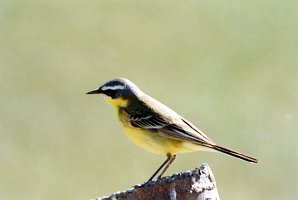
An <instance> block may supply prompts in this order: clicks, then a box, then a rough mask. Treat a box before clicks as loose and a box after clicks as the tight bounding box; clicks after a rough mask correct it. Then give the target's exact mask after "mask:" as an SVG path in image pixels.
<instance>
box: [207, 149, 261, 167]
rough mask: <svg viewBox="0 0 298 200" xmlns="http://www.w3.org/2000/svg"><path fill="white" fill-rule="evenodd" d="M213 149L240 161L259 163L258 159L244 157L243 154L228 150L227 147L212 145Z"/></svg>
mask: <svg viewBox="0 0 298 200" xmlns="http://www.w3.org/2000/svg"><path fill="white" fill-rule="evenodd" d="M212 148H213V149H215V150H217V151H220V152H222V153H225V154H228V155H230V156H234V157H237V158H240V159H242V160H245V161H248V162H253V163H257V162H258V160H257V159H256V158H253V157H250V156H247V155H244V154H242V153H239V152H236V151H233V150H230V149H227V148H225V147H221V146H218V145H212Z"/></svg>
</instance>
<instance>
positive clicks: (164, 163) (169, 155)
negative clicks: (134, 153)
mask: <svg viewBox="0 0 298 200" xmlns="http://www.w3.org/2000/svg"><path fill="white" fill-rule="evenodd" d="M171 157H172V155H171V154H169V153H168V154H167V159H166V160H165V161H164V162H163V163H162V164H161V166H160V167H159V168H158V169H157V170H156V171H155V172H154V174H153V175H152V176H151V177H150V178H149V180H148V181H147V182H149V181H151V180H152V179H153V178H154V177H155V176H156V174H158V172H159V171H160V170H161V169H162V168H163V167H164V166H165V165H166V164H167V163H168V162H169V160H170V159H171Z"/></svg>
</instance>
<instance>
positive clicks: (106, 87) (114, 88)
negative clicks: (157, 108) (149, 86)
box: [87, 78, 142, 106]
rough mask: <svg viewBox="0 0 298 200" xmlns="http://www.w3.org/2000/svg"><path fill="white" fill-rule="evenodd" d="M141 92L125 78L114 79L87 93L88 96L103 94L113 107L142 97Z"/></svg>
mask: <svg viewBox="0 0 298 200" xmlns="http://www.w3.org/2000/svg"><path fill="white" fill-rule="evenodd" d="M141 93H142V92H141V90H140V89H139V88H138V87H137V86H136V85H135V84H134V83H133V82H131V81H130V80H128V79H125V78H116V79H112V80H110V81H108V82H106V83H105V84H103V85H102V86H100V87H99V88H98V89H96V90H92V91H90V92H87V94H103V95H105V96H106V97H107V98H106V100H107V102H108V103H111V104H113V105H115V104H117V105H118V104H119V105H118V106H121V104H124V102H125V104H126V102H127V100H128V99H129V98H133V97H136V96H138V95H140V94H141Z"/></svg>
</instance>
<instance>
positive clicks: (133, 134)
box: [106, 98, 210, 155]
mask: <svg viewBox="0 0 298 200" xmlns="http://www.w3.org/2000/svg"><path fill="white" fill-rule="evenodd" d="M106 101H107V102H108V103H109V104H111V105H112V106H113V108H114V109H115V111H116V113H117V114H118V119H119V121H120V122H121V123H122V125H123V131H124V133H125V135H126V136H127V137H128V138H129V139H130V140H131V141H133V142H134V143H135V144H137V145H138V146H140V147H142V148H144V149H146V150H147V151H149V152H152V153H156V154H161V155H166V154H168V153H171V154H172V155H174V154H177V153H188V152H193V151H206V150H207V151H208V150H210V149H209V148H206V147H203V146H200V145H197V144H193V143H190V142H185V141H181V140H175V139H171V138H168V137H165V136H162V135H160V134H159V133H153V132H150V131H146V130H143V129H140V128H136V127H132V126H131V125H130V123H129V120H128V116H126V113H125V112H121V110H120V107H125V106H126V105H127V100H124V99H121V98H119V99H115V100H113V99H109V98H107V99H106Z"/></svg>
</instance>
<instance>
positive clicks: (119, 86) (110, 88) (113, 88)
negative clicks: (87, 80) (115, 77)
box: [101, 85, 125, 91]
mask: <svg viewBox="0 0 298 200" xmlns="http://www.w3.org/2000/svg"><path fill="white" fill-rule="evenodd" d="M124 88H125V86H124V85H114V86H103V87H102V88H101V90H103V91H105V90H118V89H120V90H122V89H124Z"/></svg>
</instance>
